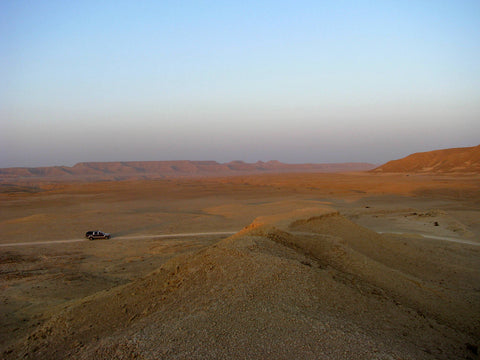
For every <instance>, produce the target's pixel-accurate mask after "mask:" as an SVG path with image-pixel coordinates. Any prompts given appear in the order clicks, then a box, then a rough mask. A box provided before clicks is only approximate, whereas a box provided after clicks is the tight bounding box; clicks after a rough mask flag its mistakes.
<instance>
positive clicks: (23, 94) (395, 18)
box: [0, 0, 480, 167]
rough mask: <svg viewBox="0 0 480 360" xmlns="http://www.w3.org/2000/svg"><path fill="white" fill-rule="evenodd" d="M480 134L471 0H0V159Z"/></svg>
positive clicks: (465, 138)
mask: <svg viewBox="0 0 480 360" xmlns="http://www.w3.org/2000/svg"><path fill="white" fill-rule="evenodd" d="M478 144H480V1H478V0H473V1H462V0H452V1H442V0H429V1H426V0H417V1H398V0H395V1H389V0H379V1H366V0H358V1H343V0H339V1H319V0H317V1H302V0H297V1H281V0H276V1H270V0H265V1H249V0H244V1H202V0H199V1H182V0H176V1H168V0H166V1H121V0H120V1H119V0H117V1H99V0H95V1H89V0H82V1H76V2H73V1H63V0H62V1H53V0H52V1H49V0H44V1H23V0H4V1H1V2H0V167H17V166H29V167H32V166H53V165H67V166H72V165H74V164H75V163H77V162H83V161H133V160H135V161H141V160H144V161H147V160H216V161H219V162H226V161H231V160H244V161H248V162H255V161H258V160H261V161H268V160H279V161H283V162H288V163H305V162H313V163H331V162H371V163H375V164H381V163H384V162H386V161H388V160H392V159H396V158H401V157H404V156H406V155H409V154H411V153H414V152H419V151H429V150H435V149H441V148H450V147H464V146H475V145H478Z"/></svg>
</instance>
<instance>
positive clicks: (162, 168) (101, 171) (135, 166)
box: [0, 160, 374, 180]
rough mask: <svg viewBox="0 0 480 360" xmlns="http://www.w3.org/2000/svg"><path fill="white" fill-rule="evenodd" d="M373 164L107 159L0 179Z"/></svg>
mask: <svg viewBox="0 0 480 360" xmlns="http://www.w3.org/2000/svg"><path fill="white" fill-rule="evenodd" d="M373 167H374V165H372V164H367V163H345V164H285V163H281V162H279V161H269V162H261V161H259V162H256V163H246V162H244V161H240V160H237V161H232V162H229V163H218V162H216V161H190V160H175V161H110V162H80V163H77V164H75V165H74V166H72V167H68V166H52V167H38V168H33V167H18V168H3V169H0V180H2V179H16V178H18V179H22V178H40V179H41V178H45V179H53V180H57V179H58V180H62V179H65V180H74V179H76V178H78V179H93V180H95V179H100V180H111V179H113V180H115V179H128V178H135V177H139V178H144V179H148V178H163V177H169V178H175V177H188V176H229V175H239V174H249V175H250V174H259V173H265V172H268V173H286V172H305V173H307V172H343V171H364V170H370V169H372V168H373Z"/></svg>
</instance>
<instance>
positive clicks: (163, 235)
mask: <svg viewBox="0 0 480 360" xmlns="http://www.w3.org/2000/svg"><path fill="white" fill-rule="evenodd" d="M235 233H236V231H220V232H197V233H188V234H157V235H154V234H147V235H136V236H118V237H115V238H114V240H138V239H164V238H180V237H193V236H211V235H232V234H235ZM79 241H90V240H85V239H68V240H51V241H32V242H23V243H10V244H0V247H10V246H30V245H52V244H62V243H74V242H79Z"/></svg>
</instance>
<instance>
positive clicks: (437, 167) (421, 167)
mask: <svg viewBox="0 0 480 360" xmlns="http://www.w3.org/2000/svg"><path fill="white" fill-rule="evenodd" d="M372 171H373V172H386V173H388V172H423V173H432V172H433V173H476V174H478V173H480V145H478V146H474V147H465V148H455V149H445V150H435V151H428V152H422V153H415V154H412V155H409V156H407V157H405V158H402V159H399V160H392V161H389V162H387V163H386V164H384V165H382V166H379V167H377V168H376V169H374V170H372Z"/></svg>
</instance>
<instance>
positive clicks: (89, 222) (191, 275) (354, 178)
mask: <svg viewBox="0 0 480 360" xmlns="http://www.w3.org/2000/svg"><path fill="white" fill-rule="evenodd" d="M2 188H3V189H4V193H2V194H0V229H1V231H0V245H4V246H1V247H0V279H1V280H0V281H1V282H0V287H1V289H2V291H1V295H0V304H1V305H2V306H1V307H0V312H1V314H0V315H1V316H0V318H1V319H2V320H1V322H2V323H1V327H0V340H1V341H0V346H1V348H0V351H1V352H2V353H3V357H5V358H32V359H33V358H35V359H42V358H43V359H50V358H59V359H60V358H66V357H70V358H85V359H87V358H88V359H90V358H134V357H138V358H152V359H153V358H227V357H233V358H243V357H249V358H292V357H297V358H312V359H315V358H332V359H334V358H335V359H336V358H352V357H356V358H365V359H371V358H379V359H380V358H381V359H387V358H411V359H419V358H428V359H430V358H431V359H434V358H445V359H452V358H458V359H467V358H471V359H475V358H478V346H479V345H480V341H479V336H478V334H479V333H480V325H479V323H480V315H479V309H480V287H479V285H478V284H480V247H479V246H478V244H480V177H478V176H428V175H422V176H414V175H410V176H407V174H400V175H372V174H362V173H356V174H355V173H352V174H283V175H264V176H260V175H258V176H242V177H232V178H217V179H213V178H209V179H198V180H195V179H188V180H164V181H125V182H101V183H86V184H82V183H78V184H46V183H43V184H36V183H25V184H21V186H18V184H17V185H16V186H15V188H14V189H13V188H12V189H11V191H10V190H8V188H7V187H5V186H4V187H2ZM301 209H310V210H308V211H307V210H305V212H302V210H301ZM311 209H313V210H311ZM309 211H319V212H320V215H319V216H317V217H315V216H312V215H311V214H310V213H309ZM331 212H333V213H335V214H336V215H335V216H324V213H327V214H328V213H331ZM285 214H287V215H285ZM299 214H300V215H299ZM259 217H260V218H259ZM320 219H322V220H320ZM249 224H253V225H250V226H249V227H248V225H249ZM245 226H247V229H244V230H242V229H243V228H244V227H245ZM94 229H99V230H103V231H107V232H111V233H112V235H113V238H112V239H111V240H99V241H87V240H85V241H83V240H82V241H74V242H62V243H59V242H54V241H63V240H70V239H72V240H76V239H79V238H81V237H82V236H83V234H84V233H85V231H87V230H94ZM241 230H242V231H241ZM238 231H241V232H240V233H239V234H238V235H234V236H232V237H228V235H222V234H212V235H205V234H203V235H198V236H189V237H185V236H178V237H168V238H165V237H163V235H166V234H191V233H212V232H238ZM379 233H381V234H379ZM422 235H425V236H429V237H422ZM448 240H458V241H459V242H458V243H456V242H453V241H448ZM50 241H51V242H52V243H45V242H50ZM32 242H33V243H36V244H35V245H24V246H9V245H8V244H20V243H32ZM177 267H178V269H177ZM172 269H173V270H172ZM105 304H109V306H107V310H106V309H105V306H106V305H105ZM96 318H101V319H102V321H100V323H101V324H104V325H105V324H107V325H108V326H107V327H102V326H103V325H102V326H100V325H99V322H98V321H96V320H95V319H96ZM68 329H73V330H72V333H70V332H69V331H70V330H68ZM87 330H88V331H87ZM132 339H136V340H135V341H134V340H132Z"/></svg>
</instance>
